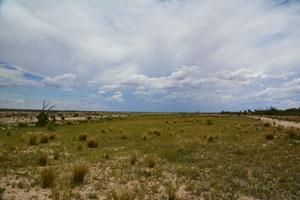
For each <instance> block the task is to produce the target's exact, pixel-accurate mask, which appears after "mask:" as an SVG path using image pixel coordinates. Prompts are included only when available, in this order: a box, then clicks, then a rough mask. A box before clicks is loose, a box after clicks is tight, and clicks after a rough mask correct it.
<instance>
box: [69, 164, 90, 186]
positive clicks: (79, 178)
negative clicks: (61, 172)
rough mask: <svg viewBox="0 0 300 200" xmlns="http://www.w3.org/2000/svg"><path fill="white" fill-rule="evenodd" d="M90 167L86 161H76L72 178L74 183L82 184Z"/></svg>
mask: <svg viewBox="0 0 300 200" xmlns="http://www.w3.org/2000/svg"><path fill="white" fill-rule="evenodd" d="M88 171H89V169H88V166H87V165H86V164H85V163H76V164H74V167H73V172H72V179H73V183H74V184H80V183H83V182H84V178H85V176H86V174H87V173H88Z"/></svg>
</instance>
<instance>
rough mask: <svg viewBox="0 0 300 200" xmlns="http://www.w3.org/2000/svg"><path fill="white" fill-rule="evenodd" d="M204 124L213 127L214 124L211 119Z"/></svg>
mask: <svg viewBox="0 0 300 200" xmlns="http://www.w3.org/2000/svg"><path fill="white" fill-rule="evenodd" d="M206 124H207V125H213V124H214V123H213V122H212V120H211V119H207V120H206Z"/></svg>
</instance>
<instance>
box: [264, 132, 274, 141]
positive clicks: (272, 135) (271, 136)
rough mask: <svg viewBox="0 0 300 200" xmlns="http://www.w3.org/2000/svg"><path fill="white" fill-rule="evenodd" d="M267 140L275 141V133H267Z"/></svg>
mask: <svg viewBox="0 0 300 200" xmlns="http://www.w3.org/2000/svg"><path fill="white" fill-rule="evenodd" d="M265 138H266V139H267V140H273V139H274V134H273V133H270V132H269V133H266V134H265Z"/></svg>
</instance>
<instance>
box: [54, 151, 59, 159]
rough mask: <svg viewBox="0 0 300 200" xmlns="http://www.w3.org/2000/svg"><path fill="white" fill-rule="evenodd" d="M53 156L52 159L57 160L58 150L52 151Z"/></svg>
mask: <svg viewBox="0 0 300 200" xmlns="http://www.w3.org/2000/svg"><path fill="white" fill-rule="evenodd" d="M53 158H54V160H58V159H59V152H58V151H55V152H54V154H53Z"/></svg>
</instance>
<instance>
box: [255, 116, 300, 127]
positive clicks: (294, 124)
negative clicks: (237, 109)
mask: <svg viewBox="0 0 300 200" xmlns="http://www.w3.org/2000/svg"><path fill="white" fill-rule="evenodd" d="M250 117H251V118H255V119H258V118H260V119H261V120H262V121H265V122H270V123H271V124H272V125H275V126H279V125H281V126H284V127H295V128H300V123H297V122H290V121H283V120H278V119H272V118H268V117H255V116H250ZM274 122H275V124H274Z"/></svg>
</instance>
